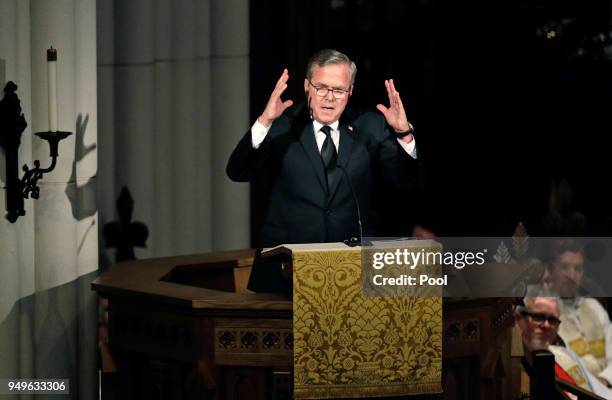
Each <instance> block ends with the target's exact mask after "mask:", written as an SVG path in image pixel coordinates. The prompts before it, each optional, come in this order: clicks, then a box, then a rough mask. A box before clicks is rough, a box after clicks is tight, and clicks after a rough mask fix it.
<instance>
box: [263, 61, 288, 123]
mask: <svg viewBox="0 0 612 400" xmlns="http://www.w3.org/2000/svg"><path fill="white" fill-rule="evenodd" d="M288 80H289V71H287V68H285V69H284V70H283V73H282V75H281V76H280V78H278V81H277V82H276V86H275V87H274V90H273V91H272V94H271V95H270V99H269V100H268V104H266V108H265V109H264V111H263V113H262V114H261V115H260V116H259V118H257V120H258V121H259V123H260V124H262V125H263V126H265V127H266V128H269V127H270V125H272V122H274V120H275V119H276V118H278V117H280V116H281V115H283V112H285V110H286V109H287V108H289V107H291V106H292V105H293V101H292V100H287V101H283V100H282V99H281V94H283V92H284V91H285V89H287V81H288Z"/></svg>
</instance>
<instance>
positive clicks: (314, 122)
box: [312, 119, 339, 133]
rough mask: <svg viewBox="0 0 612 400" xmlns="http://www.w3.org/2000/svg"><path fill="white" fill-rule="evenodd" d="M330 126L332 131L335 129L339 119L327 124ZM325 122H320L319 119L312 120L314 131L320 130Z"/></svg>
mask: <svg viewBox="0 0 612 400" xmlns="http://www.w3.org/2000/svg"><path fill="white" fill-rule="evenodd" d="M328 125H329V127H330V128H332V131H337V130H338V125H339V121H336V122H334V123H332V124H328ZM324 126H325V124H322V123H320V122H319V121H317V120H316V119H315V120H313V121H312V127H313V129H314V131H315V133H317V132H319V131H320V130H321V128H322V127H324Z"/></svg>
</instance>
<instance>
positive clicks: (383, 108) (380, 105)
mask: <svg viewBox="0 0 612 400" xmlns="http://www.w3.org/2000/svg"><path fill="white" fill-rule="evenodd" d="M376 109H377V110H378V111H380V112H381V113H383V114H384V115H387V112H388V111H389V109H388V108H387V107H385V106H383V105H382V104H377V105H376Z"/></svg>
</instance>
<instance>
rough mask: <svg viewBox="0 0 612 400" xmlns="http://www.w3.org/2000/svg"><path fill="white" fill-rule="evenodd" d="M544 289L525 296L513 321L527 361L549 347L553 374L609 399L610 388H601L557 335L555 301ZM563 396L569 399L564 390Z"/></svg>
mask: <svg viewBox="0 0 612 400" xmlns="http://www.w3.org/2000/svg"><path fill="white" fill-rule="evenodd" d="M544 296H550V294H546V293H544V292H542V293H539V294H537V295H536V296H534V297H525V299H524V304H525V306H519V307H517V310H516V313H515V321H516V322H517V324H518V326H519V327H520V329H521V335H522V341H523V347H524V352H525V357H526V359H527V362H528V363H529V364H530V365H531V364H532V361H533V360H532V359H531V357H532V352H533V351H535V350H549V351H550V352H551V353H553V354H554V356H555V376H556V377H557V378H559V379H561V380H563V381H565V382H568V383H571V384H573V385H576V386H579V387H581V388H583V389H585V390H588V391H590V392H592V393H594V394H596V395H598V396H601V397H604V398H606V399H612V391H611V390H610V389H608V388H607V387H605V386H604V385H603V384H602V383H601V382H600V381H599V380H598V379H597V378H596V377H595V376H593V374H591V373H590V372H589V371H588V370H587V369H586V367H585V365H584V364H583V363H582V361H581V359H580V357H578V356H577V355H576V353H574V352H573V351H572V350H571V349H569V348H567V347H566V346H565V345H564V343H563V341H562V340H560V338H559V336H558V331H559V326H560V325H562V323H561V320H560V319H559V302H558V299H557V298H555V297H544ZM563 395H564V396H565V397H560V398H572V397H571V395H569V394H567V393H564V394H563Z"/></svg>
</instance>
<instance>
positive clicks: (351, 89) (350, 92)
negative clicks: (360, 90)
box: [349, 85, 355, 96]
mask: <svg viewBox="0 0 612 400" xmlns="http://www.w3.org/2000/svg"><path fill="white" fill-rule="evenodd" d="M354 88H355V85H351V88H350V89H349V96H352V95H353V89H354Z"/></svg>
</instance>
